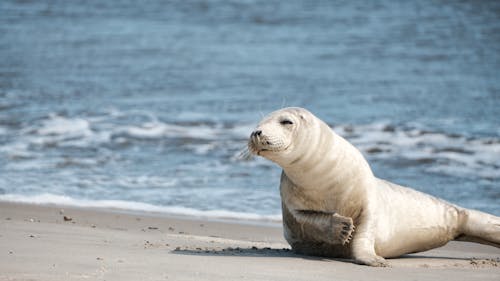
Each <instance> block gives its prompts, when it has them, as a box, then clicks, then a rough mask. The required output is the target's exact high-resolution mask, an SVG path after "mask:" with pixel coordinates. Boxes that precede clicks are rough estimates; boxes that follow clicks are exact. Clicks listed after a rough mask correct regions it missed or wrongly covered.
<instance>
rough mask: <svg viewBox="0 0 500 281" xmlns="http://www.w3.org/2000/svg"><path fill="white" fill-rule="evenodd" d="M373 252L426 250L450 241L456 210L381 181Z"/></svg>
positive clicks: (393, 253)
mask: <svg viewBox="0 0 500 281" xmlns="http://www.w3.org/2000/svg"><path fill="white" fill-rule="evenodd" d="M379 187H380V192H379V199H380V200H381V201H379V202H383V204H381V206H379V208H380V209H379V211H380V212H381V213H380V214H379V217H378V218H377V223H376V231H375V251H376V252H377V254H378V255H380V256H383V257H396V256H400V255H403V254H408V253H414V252H420V251H425V250H429V249H432V248H436V247H439V246H442V245H444V244H446V243H447V242H448V241H450V240H452V239H454V238H455V237H454V236H455V235H456V233H457V227H458V211H457V210H456V208H455V207H454V206H453V205H451V204H449V203H447V202H445V201H442V200H439V199H437V198H434V197H432V196H430V195H427V194H424V193H421V192H418V191H416V190H413V189H409V188H405V187H402V186H398V185H395V184H392V183H389V182H385V181H381V183H380V186H379Z"/></svg>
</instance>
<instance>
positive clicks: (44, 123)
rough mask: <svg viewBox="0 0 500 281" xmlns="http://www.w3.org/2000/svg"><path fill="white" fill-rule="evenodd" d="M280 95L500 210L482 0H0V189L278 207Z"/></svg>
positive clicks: (113, 203)
mask: <svg viewBox="0 0 500 281" xmlns="http://www.w3.org/2000/svg"><path fill="white" fill-rule="evenodd" d="M283 106H301V107H305V108H307V109H309V110H310V111H312V112H313V113H315V114H316V115H317V116H318V117H320V118H321V119H323V120H325V121H326V122H327V123H328V124H330V125H331V126H332V127H333V128H334V130H336V131H337V132H338V133H339V134H341V135H343V136H344V137H346V138H347V139H348V140H350V141H351V142H352V143H354V144H355V145H356V146H357V147H358V148H360V150H361V151H362V152H363V153H364V154H365V156H366V157H367V159H368V160H369V162H370V164H371V165H372V168H373V170H374V172H375V174H376V175H378V176H379V177H381V178H385V179H389V180H391V181H393V182H396V183H400V184H404V185H408V186H411V187H414V188H416V189H418V190H421V191H424V192H427V193H430V194H433V195H436V196H439V197H441V198H444V199H446V200H448V201H451V202H453V203H456V204H459V205H462V206H465V207H469V208H475V209H479V210H483V211H487V212H490V213H493V214H496V215H500V124H499V123H500V122H499V121H500V118H499V116H500V2H498V1H431V0H422V1H257V0H245V1H202V0H199V1H160V0H147V1H119V0H110V1H97V0H95V1H29V0H23V1H13V0H3V1H1V2H0V200H11V201H23V202H35V203H63V204H70V205H78V206H95V207H99V206H103V207H117V208H125V209H132V210H150V211H159V212H170V213H179V214H192V215H197V216H215V217H235V218H247V219H272V220H275V219H279V217H280V199H279V190H278V185H279V175H280V169H279V168H278V167H277V166H275V165H274V164H272V163H271V162H269V161H266V160H264V159H260V158H253V159H250V160H245V159H242V158H241V157H239V154H240V152H241V151H242V150H243V149H244V147H245V146H246V140H247V137H248V136H249V134H250V132H251V130H252V128H253V127H254V126H255V125H256V124H257V122H258V121H259V119H260V118H262V116H264V115H265V114H267V113H269V112H271V111H273V110H276V109H278V108H280V107H283Z"/></svg>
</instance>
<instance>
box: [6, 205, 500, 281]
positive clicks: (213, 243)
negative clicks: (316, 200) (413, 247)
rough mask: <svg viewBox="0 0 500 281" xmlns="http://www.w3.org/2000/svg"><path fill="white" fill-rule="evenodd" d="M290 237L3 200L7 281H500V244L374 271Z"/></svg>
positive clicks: (411, 258) (462, 246) (265, 229)
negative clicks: (298, 251)
mask: <svg viewBox="0 0 500 281" xmlns="http://www.w3.org/2000/svg"><path fill="white" fill-rule="evenodd" d="M65 217H66V218H65ZM281 232H282V229H281V226H280V225H277V224H271V223H270V224H267V225H265V224H260V225H259V224H256V223H248V222H247V223H236V222H229V221H213V220H203V219H194V218H187V217H186V218H182V217H170V216H165V215H161V214H150V213H130V212H124V211H117V210H102V209H82V208H71V207H60V206H38V205H25V204H14V203H6V202H0V280H386V281H387V280H453V281H455V280H483V281H484V280H496V281H498V280H500V267H499V264H500V249H497V248H494V247H489V246H483V245H477V244H471V243H463V242H451V243H449V244H448V245H446V246H445V247H442V248H439V249H435V250H432V251H427V252H423V253H419V254H415V255H408V256H405V257H403V258H398V259H391V260H389V262H390V264H391V267H389V268H372V267H367V266H361V265H356V264H353V263H351V262H350V261H347V260H332V259H322V258H316V257H307V256H300V255H295V254H293V253H292V252H290V251H289V246H288V245H287V244H286V242H285V241H284V239H283V237H282V233H281Z"/></svg>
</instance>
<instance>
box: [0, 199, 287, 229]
mask: <svg viewBox="0 0 500 281" xmlns="http://www.w3.org/2000/svg"><path fill="white" fill-rule="evenodd" d="M0 201H7V202H17V203H28V204H54V205H65V206H75V207H85V208H106V209H120V210H128V211H140V212H155V213H164V214H172V215H183V216H193V217H200V218H214V219H235V220H253V221H269V222H280V221H281V214H276V215H259V214H253V213H243V212H234V211H228V210H208V211H204V210H197V209H192V208H186V207H182V206H158V205H152V204H148V203H143V202H132V201H123V200H87V199H75V198H71V197H69V196H63V195H55V194H50V193H44V194H40V195H33V196H25V195H19V194H3V195H0Z"/></svg>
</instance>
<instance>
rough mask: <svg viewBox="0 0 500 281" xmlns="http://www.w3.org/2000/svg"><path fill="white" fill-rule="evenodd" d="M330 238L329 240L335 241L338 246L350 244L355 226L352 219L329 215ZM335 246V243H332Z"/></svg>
mask: <svg viewBox="0 0 500 281" xmlns="http://www.w3.org/2000/svg"><path fill="white" fill-rule="evenodd" d="M330 220H331V227H332V237H331V239H330V240H332V241H335V240H337V241H338V242H340V244H342V245H345V244H348V243H349V242H351V240H352V236H353V232H354V229H355V226H354V224H353V222H352V218H349V217H344V216H341V215H339V214H336V213H335V214H333V215H331V218H330ZM334 244H337V243H334Z"/></svg>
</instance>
